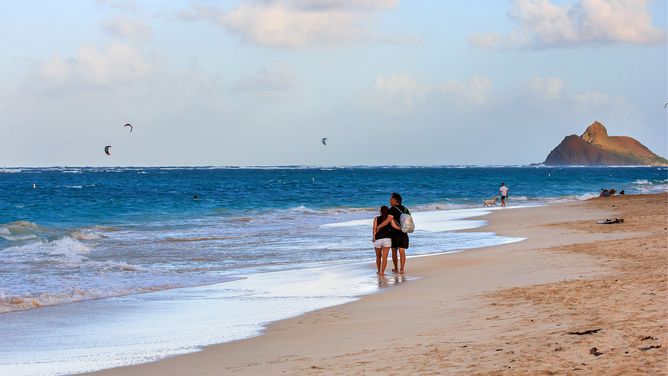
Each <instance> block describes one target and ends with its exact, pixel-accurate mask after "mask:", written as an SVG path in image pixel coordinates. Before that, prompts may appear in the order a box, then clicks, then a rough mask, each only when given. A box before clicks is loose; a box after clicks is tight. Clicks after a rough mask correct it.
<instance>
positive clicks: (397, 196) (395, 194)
mask: <svg viewBox="0 0 668 376" xmlns="http://www.w3.org/2000/svg"><path fill="white" fill-rule="evenodd" d="M390 197H392V198H393V199H394V200H395V201H396V202H397V203H398V204H399V205H401V195H400V194H398V193H396V192H395V193H392V196H390Z"/></svg>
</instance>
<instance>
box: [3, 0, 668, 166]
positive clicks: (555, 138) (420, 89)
mask: <svg viewBox="0 0 668 376" xmlns="http://www.w3.org/2000/svg"><path fill="white" fill-rule="evenodd" d="M666 3H667V2H666V1H665V0H663V1H655V0H582V1H573V2H566V1H558V0H511V1H507V2H506V1H503V0H494V1H491V0H490V1H484V0H475V1H450V0H421V1H415V0H414V1H407V0H234V1H232V0H219V1H215V0H195V1H190V0H161V1H157V0H156V1H142V0H87V1H84V0H77V1H67V0H64V1H58V2H45V1H34V0H25V1H20V2H7V3H6V4H3V11H2V12H1V13H0V21H1V22H0V46H2V49H1V50H0V51H1V52H0V114H2V120H0V124H1V126H0V131H1V134H0V166H8V167H10V166H11V167H41V166H282V165H315V166H323V165H325V166H344V165H347V166H355V165H383V166H386V165H421V166H433V165H525V164H529V163H539V162H542V161H544V160H545V158H546V156H547V155H548V153H549V152H550V151H551V150H552V149H553V148H555V147H556V146H557V145H558V144H559V143H560V142H561V141H562V140H563V138H564V137H566V136H568V135H571V134H577V135H581V134H582V133H584V131H585V130H586V128H587V127H588V126H589V125H591V124H592V123H593V122H594V121H599V122H601V123H602V124H603V125H605V127H606V128H607V130H608V134H609V135H611V136H630V137H633V138H635V139H636V140H638V141H640V142H641V143H643V144H644V145H645V146H647V147H648V148H649V149H650V150H652V151H653V152H654V153H656V154H658V155H660V156H663V157H666V156H668V126H667V119H668V117H667V116H668V115H667V114H668V110H667V109H665V108H664V104H666V102H668V49H667V40H668V38H667V32H666V30H667V23H668V20H667V18H668V7H667V4H666ZM126 123H130V124H132V125H133V129H134V130H133V131H132V132H131V133H130V129H129V127H124V125H125V124H126ZM324 137H327V138H328V141H327V145H326V146H325V145H323V144H322V143H321V139H322V138H324ZM107 145H109V146H111V155H106V154H105V153H104V147H105V146H107Z"/></svg>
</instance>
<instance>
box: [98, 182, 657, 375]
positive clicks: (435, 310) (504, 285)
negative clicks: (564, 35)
mask: <svg viewBox="0 0 668 376" xmlns="http://www.w3.org/2000/svg"><path fill="white" fill-rule="evenodd" d="M667 207H668V198H667V195H666V194H665V193H663V194H655V195H637V196H630V195H627V196H617V197H610V198H596V199H591V200H588V201H586V202H575V203H560V204H553V205H550V206H546V207H538V208H520V209H505V210H498V211H494V212H493V213H492V214H491V215H489V216H486V217H484V219H486V220H489V222H490V223H489V226H487V227H485V228H484V229H482V230H483V231H494V232H497V233H498V234H499V235H505V236H519V237H527V238H528V240H526V241H523V242H520V243H513V244H507V245H502V246H496V247H488V248H481V249H476V250H469V251H466V252H462V253H456V254H448V255H439V256H431V257H422V258H412V259H409V260H408V261H407V265H406V272H407V273H408V274H409V275H410V276H412V277H420V279H417V280H411V281H409V282H407V283H402V277H400V276H397V275H391V276H388V277H386V278H385V279H383V278H382V277H379V284H381V285H383V284H387V283H388V282H394V283H395V284H396V285H393V286H392V287H391V288H388V289H387V290H386V291H385V292H383V293H380V294H373V295H368V296H364V297H363V298H362V299H360V300H359V301H356V302H353V303H349V304H346V305H342V306H337V307H331V308H327V309H323V310H320V311H315V312H311V313H308V314H306V315H303V316H300V317H296V318H293V319H289V320H284V321H280V322H277V323H274V324H272V325H270V326H269V327H268V328H267V330H265V335H263V336H260V337H256V338H251V339H247V340H242V341H237V342H231V343H225V344H221V345H215V346H210V347H207V348H205V349H204V350H203V351H201V352H198V353H193V354H188V355H183V356H177V357H174V358H169V359H164V360H161V361H157V362H154V363H147V364H141V365H137V366H131V367H122V368H115V369H110V370H105V371H100V372H97V373H95V374H96V375H160V376H163V375H227V374H230V375H285V374H287V375H293V374H296V375H436V374H445V375H448V374H452V375H646V374H651V375H666V374H668V370H667V367H668V362H667V352H666V350H667V349H668V343H667V342H666V339H667V327H666V325H667V324H668V295H667V289H666V287H667V278H666V276H667V271H668V257H667V248H668V246H667V234H668V230H667V228H668V223H667V221H668V214H667ZM614 217H620V218H624V219H625V221H624V223H620V224H612V225H599V224H596V220H600V219H605V218H614ZM478 231H480V230H478ZM370 252H372V250H370ZM370 273H373V269H370ZM577 333H579V334H577ZM594 347H595V348H596V350H592V349H593V348H594ZM592 352H594V354H592Z"/></svg>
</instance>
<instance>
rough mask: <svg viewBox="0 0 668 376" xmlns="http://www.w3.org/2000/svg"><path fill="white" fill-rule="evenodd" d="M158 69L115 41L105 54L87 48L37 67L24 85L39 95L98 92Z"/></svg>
mask: <svg viewBox="0 0 668 376" xmlns="http://www.w3.org/2000/svg"><path fill="white" fill-rule="evenodd" d="M155 68H156V67H155V64H154V63H152V62H149V61H147V60H146V59H144V57H143V56H142V55H141V54H140V53H139V52H138V51H137V50H135V49H134V48H132V47H130V46H128V45H125V44H122V43H119V42H112V43H111V44H110V45H108V46H107V47H106V48H105V49H104V51H99V50H98V49H97V48H96V47H95V46H90V45H85V46H82V47H81V48H79V50H78V51H77V53H76V55H75V56H74V57H70V58H62V57H60V56H51V57H49V58H47V59H46V60H44V61H42V62H41V63H39V64H37V65H36V66H35V67H33V69H32V70H31V71H30V72H28V74H27V75H26V77H25V78H24V85H23V86H24V87H25V88H26V89H27V90H30V91H31V92H34V93H37V94H39V93H43V94H44V93H57V92H60V93H61V94H66V91H69V90H76V91H80V90H84V91H86V90H91V89H95V90H98V89H104V88H109V87H114V86H118V85H129V84H133V83H135V82H137V81H141V80H142V79H143V78H145V77H148V76H149V75H151V74H152V72H153V71H154V70H155Z"/></svg>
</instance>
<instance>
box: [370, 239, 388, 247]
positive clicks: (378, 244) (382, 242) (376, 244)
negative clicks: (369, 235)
mask: <svg viewBox="0 0 668 376" xmlns="http://www.w3.org/2000/svg"><path fill="white" fill-rule="evenodd" d="M391 246H392V239H391V238H383V239H376V241H375V242H373V247H374V248H389V247H391Z"/></svg>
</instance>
